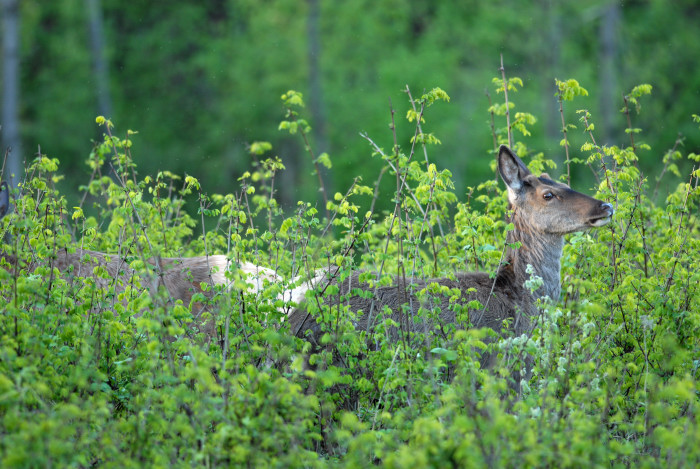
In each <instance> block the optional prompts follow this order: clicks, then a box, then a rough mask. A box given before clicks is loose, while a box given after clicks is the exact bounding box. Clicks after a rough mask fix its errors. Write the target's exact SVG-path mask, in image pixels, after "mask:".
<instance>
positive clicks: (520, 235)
mask: <svg viewBox="0 0 700 469" xmlns="http://www.w3.org/2000/svg"><path fill="white" fill-rule="evenodd" d="M513 225H514V227H515V229H514V230H513V231H510V232H509V233H508V236H507V242H508V243H515V242H519V243H520V244H521V246H520V248H515V247H511V246H508V250H507V252H506V261H507V262H508V264H510V265H511V266H512V269H513V273H514V275H515V282H516V284H517V285H519V286H522V285H523V284H524V283H525V281H526V280H528V279H529V278H530V275H529V274H528V273H527V272H526V269H527V266H528V264H529V265H531V266H532V267H533V269H534V274H535V275H536V276H538V277H541V278H542V280H543V282H544V283H543V285H542V286H541V287H540V288H539V289H537V290H536V291H535V292H534V294H533V299H537V298H541V297H544V296H549V297H550V298H551V299H552V300H553V301H555V302H556V301H558V300H559V293H560V292H561V254H562V250H563V248H564V237H563V236H562V235H560V234H551V233H543V232H539V231H536V230H534V229H533V228H532V226H530V225H529V224H528V223H527V220H525V219H523V218H522V217H519V216H517V213H516V216H515V217H514V219H513Z"/></svg>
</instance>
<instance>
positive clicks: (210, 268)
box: [0, 182, 279, 336]
mask: <svg viewBox="0 0 700 469" xmlns="http://www.w3.org/2000/svg"><path fill="white" fill-rule="evenodd" d="M8 209H9V192H8V188H7V184H6V183H5V182H3V183H2V184H1V185H0V219H1V218H3V217H4V216H5V215H6V214H7V212H8ZM0 257H1V258H2V259H4V260H5V262H7V263H8V264H9V265H10V266H16V265H17V259H16V257H15V256H13V255H10V254H8V253H4V252H3V253H0ZM148 262H149V263H150V264H151V266H154V267H155V260H154V259H149V260H148ZM230 262H231V261H229V260H228V259H227V258H226V256H222V255H213V256H199V257H184V258H181V257H177V258H161V259H160V261H159V263H158V265H159V268H157V269H153V270H154V271H155V272H154V273H153V274H152V275H150V276H149V275H143V274H142V275H140V282H141V285H142V286H144V287H147V288H149V289H151V290H152V291H156V290H157V289H158V288H159V287H161V286H163V287H165V289H166V290H167V292H168V294H169V296H170V298H171V299H172V300H182V302H183V304H184V305H185V306H188V305H189V304H190V302H191V300H192V297H193V296H194V295H195V294H196V293H204V295H205V296H206V297H208V298H211V294H212V293H211V292H212V289H211V288H209V289H207V291H204V290H202V284H203V283H206V284H209V285H210V286H214V285H224V284H226V283H227V279H226V277H225V275H224V274H225V272H226V270H227V268H228V267H229V264H230ZM50 263H51V264H50V265H51V266H52V267H55V268H57V269H58V270H59V271H60V272H62V273H63V274H64V275H72V276H74V277H78V278H88V277H92V278H93V279H94V281H95V285H96V286H97V287H98V288H109V287H110V286H111V285H114V289H115V292H116V293H119V292H122V291H124V289H125V288H126V286H127V285H129V284H131V282H132V279H133V278H134V277H135V276H136V275H137V272H136V271H135V270H134V269H132V268H131V267H129V265H128V263H127V262H126V261H125V260H124V259H122V258H120V257H119V256H118V255H115V254H106V253H103V252H99V251H90V250H87V249H76V251H75V252H68V250H67V249H65V248H63V249H59V250H58V252H57V253H56V257H55V258H54V259H53V260H51V261H50ZM22 267H23V268H26V270H27V271H29V272H32V271H34V269H35V268H36V267H37V266H36V265H32V264H30V265H25V266H22ZM98 268H103V269H104V270H105V271H106V272H107V274H106V275H104V274H102V275H97V274H96V269H98ZM240 271H241V272H242V273H243V274H245V275H246V279H247V281H248V282H249V283H250V284H251V290H252V291H256V292H257V291H260V290H261V289H262V284H263V280H264V279H267V280H269V281H276V280H279V279H278V277H277V275H276V274H275V273H274V272H272V271H271V270H270V269H267V268H264V267H258V266H256V265H254V264H251V263H248V262H245V263H243V264H241V266H240ZM149 277H150V278H152V280H153V284H152V285H148V284H146V283H145V282H147V281H148V279H149ZM204 311H205V309H204V308H203V307H202V305H201V304H198V303H197V304H194V305H192V314H193V315H194V317H195V321H196V323H197V324H198V325H199V326H200V327H202V328H203V329H204V330H205V332H207V334H208V335H210V336H212V335H213V334H214V333H215V331H214V325H213V324H202V322H203V321H201V320H200V316H201V314H202V313H203V312H204Z"/></svg>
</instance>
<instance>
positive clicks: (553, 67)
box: [541, 0, 568, 165]
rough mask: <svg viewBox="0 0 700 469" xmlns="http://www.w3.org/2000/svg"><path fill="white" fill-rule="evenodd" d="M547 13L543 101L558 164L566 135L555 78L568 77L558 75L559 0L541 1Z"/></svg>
mask: <svg viewBox="0 0 700 469" xmlns="http://www.w3.org/2000/svg"><path fill="white" fill-rule="evenodd" d="M541 6H542V8H543V9H544V14H545V15H546V16H545V17H546V22H547V27H546V28H547V29H546V31H547V32H546V38H547V40H546V42H545V43H544V44H543V47H544V50H543V54H544V57H545V63H544V65H545V67H546V73H545V74H544V76H545V77H546V79H545V80H543V88H542V102H543V103H544V106H545V109H544V113H543V116H544V122H543V123H544V128H545V135H546V136H547V142H548V143H549V142H552V145H553V147H552V148H551V149H549V151H550V154H551V155H554V156H553V159H554V160H556V162H557V165H561V164H563V162H564V157H563V150H562V148H561V147H560V146H559V142H560V141H561V139H562V138H563V137H564V135H563V134H562V129H561V116H560V115H559V107H558V106H557V100H556V98H555V97H554V92H555V91H556V88H555V85H554V79H555V78H558V79H560V80H564V79H566V78H568V77H563V76H558V74H559V72H560V70H559V68H560V63H561V47H560V44H561V43H562V41H563V40H564V38H563V36H562V28H561V9H560V8H559V7H558V4H557V2H555V1H553V0H545V1H544V2H542V3H541Z"/></svg>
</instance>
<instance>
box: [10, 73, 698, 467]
mask: <svg viewBox="0 0 700 469" xmlns="http://www.w3.org/2000/svg"><path fill="white" fill-rule="evenodd" d="M521 86H522V82H521V81H520V80H518V79H517V78H511V79H507V78H506V77H505V73H503V74H502V76H501V77H500V78H497V79H494V87H495V90H496V92H497V94H498V95H499V96H502V97H503V98H504V99H503V102H496V103H494V104H492V106H491V107H490V108H489V110H488V111H489V115H490V119H491V128H492V129H493V137H494V138H493V140H494V148H492V149H488V148H483V149H470V150H469V151H470V155H469V157H470V158H472V161H473V162H474V163H472V164H483V165H490V166H491V167H492V169H494V174H495V158H494V154H495V149H496V147H497V145H499V144H501V143H509V141H510V140H515V141H514V143H513V148H514V149H515V150H516V151H517V153H518V154H519V155H520V156H521V157H522V158H523V159H524V160H525V161H526V162H527V163H528V165H529V167H530V168H531V169H532V170H533V172H535V173H539V172H543V171H547V172H550V173H563V175H562V176H561V177H560V179H561V180H562V181H565V182H567V181H569V180H570V178H571V174H572V171H571V170H572V169H574V170H576V171H574V172H573V173H574V174H576V172H577V171H578V172H579V173H580V170H581V169H584V170H585V171H586V172H589V173H590V176H591V180H594V181H595V187H594V188H592V189H591V190H590V191H588V190H586V188H585V187H576V186H577V185H576V184H575V183H574V186H575V188H576V189H578V190H581V191H583V192H587V193H590V195H593V196H595V197H597V198H599V199H602V200H605V201H608V202H610V203H612V204H613V206H614V208H615V216H614V218H613V221H612V223H611V224H610V225H608V226H607V227H605V228H601V229H599V230H596V231H591V232H587V233H578V234H574V235H572V236H570V237H569V239H568V243H567V245H566V246H565V249H564V256H563V259H562V274H563V278H562V286H563V289H562V290H563V292H562V296H561V298H559V299H558V301H555V302H552V303H543V304H541V308H540V312H541V314H540V317H539V318H536V321H533V322H534V323H535V324H536V327H535V329H534V330H533V332H532V334H530V335H528V336H523V337H505V338H503V339H501V340H498V341H493V340H488V339H489V338H490V337H491V336H493V335H494V333H493V332H492V331H488V330H479V329H470V328H468V327H467V328H456V327H455V328H451V329H448V330H445V331H443V334H433V335H430V336H428V337H426V338H424V340H423V341H422V342H421V343H420V345H419V346H416V345H415V342H409V341H401V340H400V341H391V340H389V339H388V338H387V337H388V335H387V334H386V333H385V332H386V330H387V329H388V328H389V327H391V326H392V324H391V323H390V320H388V319H387V320H385V321H384V322H382V323H380V325H379V326H378V327H377V328H376V329H375V330H373V331H365V330H356V329H355V327H354V325H353V324H354V323H353V320H354V319H355V318H354V313H352V311H350V310H348V309H347V308H342V307H335V308H330V307H329V306H327V305H324V301H323V299H324V298H328V297H329V296H332V295H336V294H337V290H334V287H333V286H330V287H327V288H325V289H324V290H323V291H317V292H310V293H308V294H307V305H308V310H309V312H310V314H313V315H315V316H316V317H317V321H319V322H321V323H322V324H323V327H324V328H325V329H324V330H325V331H326V334H325V335H324V337H323V340H322V345H323V347H320V348H319V347H312V345H311V344H310V343H308V342H306V341H304V340H303V339H299V338H296V337H295V336H294V332H295V331H290V330H289V326H288V325H287V322H286V320H285V319H286V313H287V312H288V311H289V310H291V309H292V308H293V307H294V305H292V304H289V302H285V299H284V297H283V296H282V293H283V292H284V291H285V290H287V289H290V288H293V287H295V286H298V285H300V284H302V283H303V281H304V280H305V279H306V278H308V277H311V276H313V275H314V272H315V271H316V270H317V269H322V268H323V269H328V268H338V269H339V275H340V276H341V277H342V276H344V275H349V274H350V273H351V272H352V271H354V270H357V269H363V270H364V271H367V272H370V273H372V274H374V275H375V276H376V278H378V279H379V280H378V282H379V284H382V285H384V284H387V285H388V284H392V283H393V282H394V280H395V279H396V278H397V277H398V278H400V279H402V280H405V281H406V282H409V283H410V280H411V279H412V278H433V277H441V276H450V275H454V273H455V272H457V271H464V270H481V271H487V272H495V269H496V267H497V265H498V263H499V262H500V261H501V257H502V251H503V248H504V243H505V234H506V231H507V230H508V229H509V225H508V222H507V211H508V207H507V199H506V197H505V195H504V191H503V188H502V186H501V185H500V182H499V181H498V180H497V179H496V178H495V177H494V179H492V180H488V181H484V182H482V183H481V184H479V185H478V186H477V187H469V188H467V190H466V191H465V192H464V193H457V192H455V188H454V186H453V184H452V180H451V174H450V172H449V170H447V169H441V168H438V167H437V166H436V165H435V164H434V163H432V162H431V160H430V156H429V153H430V149H431V147H432V146H433V145H437V144H439V143H440V140H439V139H438V137H437V136H436V135H435V134H433V133H431V132H428V131H426V129H427V128H428V123H427V122H426V120H427V116H428V114H429V112H428V111H429V110H430V107H431V106H433V105H441V106H442V105H446V104H445V103H446V102H447V101H449V96H448V95H447V93H445V92H444V91H443V90H441V89H439V88H435V89H433V90H432V91H430V92H428V93H425V94H423V95H422V96H420V97H413V96H412V95H411V94H410V91H409V90H408V89H407V97H408V99H409V101H410V104H411V108H410V109H411V110H410V111H409V112H408V115H407V116H405V117H406V119H405V120H404V119H400V118H399V117H401V116H395V115H394V112H393V110H392V113H391V125H390V128H391V129H392V130H393V132H392V133H391V134H389V135H387V136H369V135H363V136H362V137H363V138H365V139H366V140H367V142H368V158H369V157H370V155H371V157H373V158H380V159H381V160H382V162H383V169H382V171H381V172H380V173H379V174H377V175H375V178H374V179H373V180H371V181H369V183H366V182H365V181H364V180H363V179H362V178H360V177H357V178H356V179H355V180H354V181H353V182H352V183H351V184H350V185H349V187H347V188H345V189H344V190H343V191H342V192H338V193H335V194H330V193H326V190H327V189H326V188H325V187H324V186H323V179H322V178H320V177H319V184H320V190H321V191H322V193H323V199H324V201H325V206H317V204H316V203H311V202H306V201H301V202H299V203H298V205H297V206H296V207H293V208H292V209H290V210H282V208H281V207H280V206H279V204H278V203H277V201H276V199H275V193H276V184H277V178H278V175H279V173H280V172H281V171H284V169H285V168H284V157H283V156H282V157H281V158H280V157H276V156H275V157H270V156H267V155H269V154H270V152H271V150H272V149H271V147H270V145H269V144H267V143H265V142H255V143H253V144H251V145H250V148H249V150H250V154H251V159H252V161H253V164H252V167H251V169H250V171H249V172H246V173H245V174H243V175H242V177H241V178H240V179H239V181H238V184H237V187H236V190H235V191H234V192H232V193H230V194H224V195H220V194H208V193H207V192H206V191H205V188H202V187H200V184H199V182H198V181H197V180H196V179H195V178H193V177H191V176H184V177H180V176H178V175H175V174H172V173H169V172H167V171H162V172H160V173H158V174H156V175H150V176H145V177H142V176H141V175H139V174H138V171H137V167H136V163H135V161H136V160H137V159H138V155H137V154H136V155H134V156H132V139H133V140H135V141H137V136H136V135H135V134H134V133H133V132H131V131H129V132H127V133H126V135H125V137H123V138H122V137H118V136H116V135H115V134H114V133H113V132H114V131H113V125H112V123H111V122H110V121H108V120H105V119H104V118H98V124H100V125H102V126H103V127H104V129H105V136H104V141H103V142H100V143H99V144H98V145H96V146H95V147H94V148H93V150H92V151H91V153H90V156H89V158H88V161H87V163H88V167H89V169H90V171H91V174H90V177H89V179H88V182H87V184H85V185H84V186H83V187H82V188H81V190H82V191H83V194H84V197H83V198H82V200H81V201H80V203H79V204H78V205H76V206H69V205H68V204H67V202H66V199H65V198H64V197H63V196H62V195H61V194H60V193H58V192H57V191H56V190H55V188H54V183H55V182H56V181H57V180H58V178H60V175H59V172H58V167H59V161H58V160H57V159H55V158H49V157H47V156H44V155H41V156H39V157H37V158H36V159H35V160H34V162H33V163H32V164H31V165H30V166H29V167H28V169H27V176H26V178H25V180H24V181H23V183H22V184H21V186H20V187H19V188H17V189H16V190H15V191H14V199H13V202H14V211H13V213H12V214H9V215H8V216H6V217H5V218H4V220H3V230H4V232H5V233H6V236H5V241H4V246H3V252H4V254H5V255H4V258H3V261H2V268H1V269H0V280H1V286H0V295H2V299H3V307H2V313H1V314H0V338H1V340H0V419H1V420H2V426H1V428H0V461H1V465H2V466H3V467H30V466H31V467H36V466H60V467H62V466H72V467H88V466H108V467H109V466H114V467H126V466H143V465H154V466H156V465H157V466H183V467H192V466H200V465H201V466H207V467H210V466H239V465H240V466H251V467H253V466H267V465H275V466H285V467H300V466H301V467H307V466H310V467H321V466H327V465H337V466H346V465H347V466H353V467H355V466H359V467H365V466H367V465H369V464H376V465H386V466H388V467H406V466H415V467H423V466H435V467H444V466H454V467H482V466H489V467H513V466H517V467H531V466H550V467H551V466H555V467H581V466H586V467H593V466H605V467H608V466H615V467H630V466H633V467H683V466H694V465H697V464H699V463H700V449H699V447H698V445H697V441H700V424H699V423H698V420H697V414H698V410H699V409H700V407H699V404H700V402H699V397H700V395H699V394H698V368H699V367H700V347H699V345H700V292H699V291H698V290H699V288H700V287H699V285H700V273H699V272H698V269H697V262H696V259H697V253H698V252H700V236H699V234H700V233H699V227H698V201H699V200H700V189H699V188H698V176H699V175H700V172H699V170H698V169H697V166H698V162H699V161H700V155H698V154H694V153H683V151H684V149H683V148H682V145H679V144H678V143H679V142H676V145H674V146H673V148H672V149H671V150H669V151H667V152H663V151H661V152H660V151H659V150H657V149H650V148H648V147H646V146H645V145H644V143H643V141H641V140H640V135H639V134H640V132H641V131H640V130H639V129H636V128H633V127H632V120H633V118H634V109H633V108H635V107H637V110H638V105H639V101H640V100H642V99H652V98H645V97H644V95H645V94H649V93H650V91H651V89H650V87H648V86H646V85H644V86H640V87H636V88H635V89H633V90H632V91H631V92H630V94H629V95H628V96H626V98H625V100H624V103H622V104H623V105H624V107H623V116H624V118H625V119H626V121H627V123H628V128H627V134H629V137H625V138H626V139H629V143H625V144H620V146H599V145H598V144H597V143H596V141H595V136H596V133H595V127H594V124H593V120H594V116H591V115H590V113H589V112H588V111H586V110H581V111H579V112H578V114H577V115H578V116H579V118H580V121H578V122H576V123H575V124H574V123H571V122H570V123H567V122H566V121H565V112H564V108H565V107H567V108H568V107H569V106H572V104H571V102H572V101H573V100H574V99H575V98H576V97H577V96H580V95H583V94H587V92H586V90H585V89H584V88H582V87H581V86H580V85H579V84H578V83H577V82H576V81H575V80H567V81H557V97H558V99H559V103H560V105H561V109H562V114H561V115H562V131H563V133H562V136H563V140H562V147H563V148H564V149H565V153H566V160H565V161H564V167H560V168H556V164H555V163H554V161H552V160H551V159H550V158H548V156H547V155H544V154H542V153H538V152H536V151H534V150H533V149H530V148H528V147H527V144H526V141H527V136H528V135H529V130H528V129H529V127H530V126H531V125H532V124H533V123H534V122H535V117H534V116H532V115H531V114H528V113H525V112H515V105H514V104H513V96H514V93H515V92H516V91H517V89H518V88H519V87H521ZM509 94H510V96H509ZM283 102H284V105H285V107H286V109H287V115H286V116H285V120H284V121H283V122H282V124H280V129H281V130H283V131H288V132H291V133H292V134H299V135H300V137H301V138H302V139H303V141H304V143H305V145H307V148H309V152H308V153H309V156H310V157H311V158H313V159H314V167H315V168H316V169H315V171H316V172H318V171H319V170H320V166H325V167H326V168H329V169H330V170H332V157H330V156H329V155H327V154H321V155H320V156H316V154H315V153H314V152H313V151H311V149H310V144H309V141H308V135H309V123H308V122H307V121H306V120H304V118H303V97H302V96H301V94H299V93H297V92H293V91H290V92H288V93H286V94H285V95H284V96H283ZM694 119H695V120H696V122H697V121H700V118H699V117H698V116H694ZM406 121H407V122H408V124H407V123H406ZM399 125H411V126H414V128H415V132H414V135H413V138H412V139H411V140H410V141H408V142H399V141H397V137H396V132H395V129H396V126H399ZM433 127H434V128H439V123H438V124H431V128H433ZM443 138H444V137H443ZM572 138H574V139H579V138H580V139H581V142H582V143H580V145H577V146H576V147H574V146H573V144H572V142H571V139H572ZM379 141H386V142H388V143H386V144H385V145H382V144H380V143H377V142H379ZM621 141H622V139H621ZM625 141H626V140H625ZM680 143H682V142H680ZM640 152H647V153H650V154H658V155H659V159H660V161H659V165H660V167H661V168H662V169H661V170H660V171H659V174H658V175H657V176H655V177H654V176H649V175H644V174H641V172H640V171H639V169H638V166H637V160H638V155H639V154H640ZM455 156H457V157H465V156H464V155H455ZM477 161H479V162H480V163H478V162H477ZM382 178H392V181H393V182H394V190H393V193H391V194H387V193H382V192H381V191H380V190H379V188H380V180H381V179H382ZM664 188H668V191H667V193H666V194H665V195H664ZM380 197H381V198H392V200H393V201H394V210H393V211H391V212H386V213H377V212H375V211H374V205H375V201H376V200H377V199H378V198H380ZM188 200H189V201H192V200H194V201H196V203H197V205H198V207H199V209H198V211H197V218H196V219H195V218H193V217H192V216H191V215H190V214H188V213H186V211H185V210H184V208H183V207H184V204H185V202H186V201H188ZM90 214H92V215H90ZM203 226H208V227H213V228H209V229H207V230H204V229H203V228H197V227H203ZM76 248H86V249H92V250H96V251H102V252H106V253H110V254H113V255H115V256H118V257H119V258H121V259H123V260H124V262H125V263H126V264H128V265H129V266H130V267H132V268H134V269H136V270H137V271H138V272H139V276H138V277H135V278H132V279H130V281H129V282H128V283H126V284H121V285H120V284H119V280H118V279H109V280H113V281H111V282H107V283H106V285H107V287H105V286H103V285H104V283H100V282H96V281H95V279H96V278H100V277H103V278H104V277H105V276H106V275H107V273H106V271H103V270H100V269H95V271H94V272H89V273H87V274H85V273H83V274H81V275H80V276H78V275H77V272H60V271H58V269H55V268H52V265H53V264H52V260H53V259H55V257H56V255H57V252H59V251H60V250H62V249H67V250H69V251H71V250H75V249H76ZM212 254H226V255H227V256H228V257H229V258H230V259H231V261H232V266H233V267H232V268H231V269H230V271H229V272H227V274H226V275H227V278H228V280H229V282H228V284H227V285H217V286H214V287H211V286H209V285H203V286H202V288H203V289H204V290H205V291H207V289H214V290H215V291H214V292H212V293H213V294H211V295H202V294H197V295H195V297H194V298H193V300H192V304H182V302H181V301H178V300H174V299H173V298H171V297H170V296H169V295H168V293H167V292H166V291H165V290H164V289H162V288H158V276H159V274H160V273H159V271H158V268H157V267H156V265H157V263H155V264H154V263H150V262H149V259H153V258H156V259H158V258H164V257H189V256H201V255H212ZM12 259H16V262H15V261H12ZM244 262H251V263H254V264H257V265H260V266H265V267H268V268H270V269H272V270H274V271H275V272H276V274H277V275H279V276H280V281H278V282H266V283H265V287H264V288H263V289H262V290H260V291H257V292H256V291H254V289H251V288H250V287H249V286H247V285H246V279H245V278H244V277H243V276H242V275H241V274H240V273H239V272H238V271H237V269H236V266H238V265H240V264H241V263H244ZM534 280H535V281H536V279H534ZM355 293H356V294H367V293H361V292H359V291H358V292H355ZM427 293H439V294H442V295H457V294H458V292H453V291H440V292H438V291H433V292H427ZM370 294H371V293H370ZM426 298H427V296H426ZM195 303H199V304H205V305H206V307H207V309H208V312H207V314H206V317H211V318H213V319H214V320H215V321H216V326H217V327H216V330H215V332H214V334H213V335H211V334H206V333H204V332H203V331H201V330H200V328H199V327H198V326H199V325H198V324H197V323H196V321H194V319H193V315H192V307H193V305H194V304H195ZM434 313H435V311H432V310H431V308H430V301H429V300H426V305H425V307H424V308H422V313H421V314H425V315H430V314H434ZM376 314H381V311H379V312H377V313H376ZM464 318H467V315H466V312H465V314H464ZM465 321H466V319H465ZM369 345H371V347H370V346H369ZM482 353H494V354H496V355H497V356H498V360H497V364H496V366H495V367H494V368H493V369H481V367H480V365H479V357H480V355H481V354H482ZM523 355H529V356H530V357H531V358H532V362H533V363H534V370H533V372H532V376H531V378H530V379H529V380H527V381H526V382H523V385H522V388H521V389H520V390H519V391H518V392H515V391H514V390H513V388H512V387H510V386H508V385H507V378H508V377H509V376H511V375H512V374H513V373H514V372H518V371H520V368H521V367H522V357H523ZM348 403H352V404H351V405H348Z"/></svg>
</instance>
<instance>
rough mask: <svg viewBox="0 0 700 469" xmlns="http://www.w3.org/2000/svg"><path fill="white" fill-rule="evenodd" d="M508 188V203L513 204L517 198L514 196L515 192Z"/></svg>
mask: <svg viewBox="0 0 700 469" xmlns="http://www.w3.org/2000/svg"><path fill="white" fill-rule="evenodd" d="M506 187H507V188H508V200H509V201H510V203H511V204H515V199H517V198H518V196H517V195H515V191H514V190H513V189H512V188H511V187H510V186H506Z"/></svg>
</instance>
